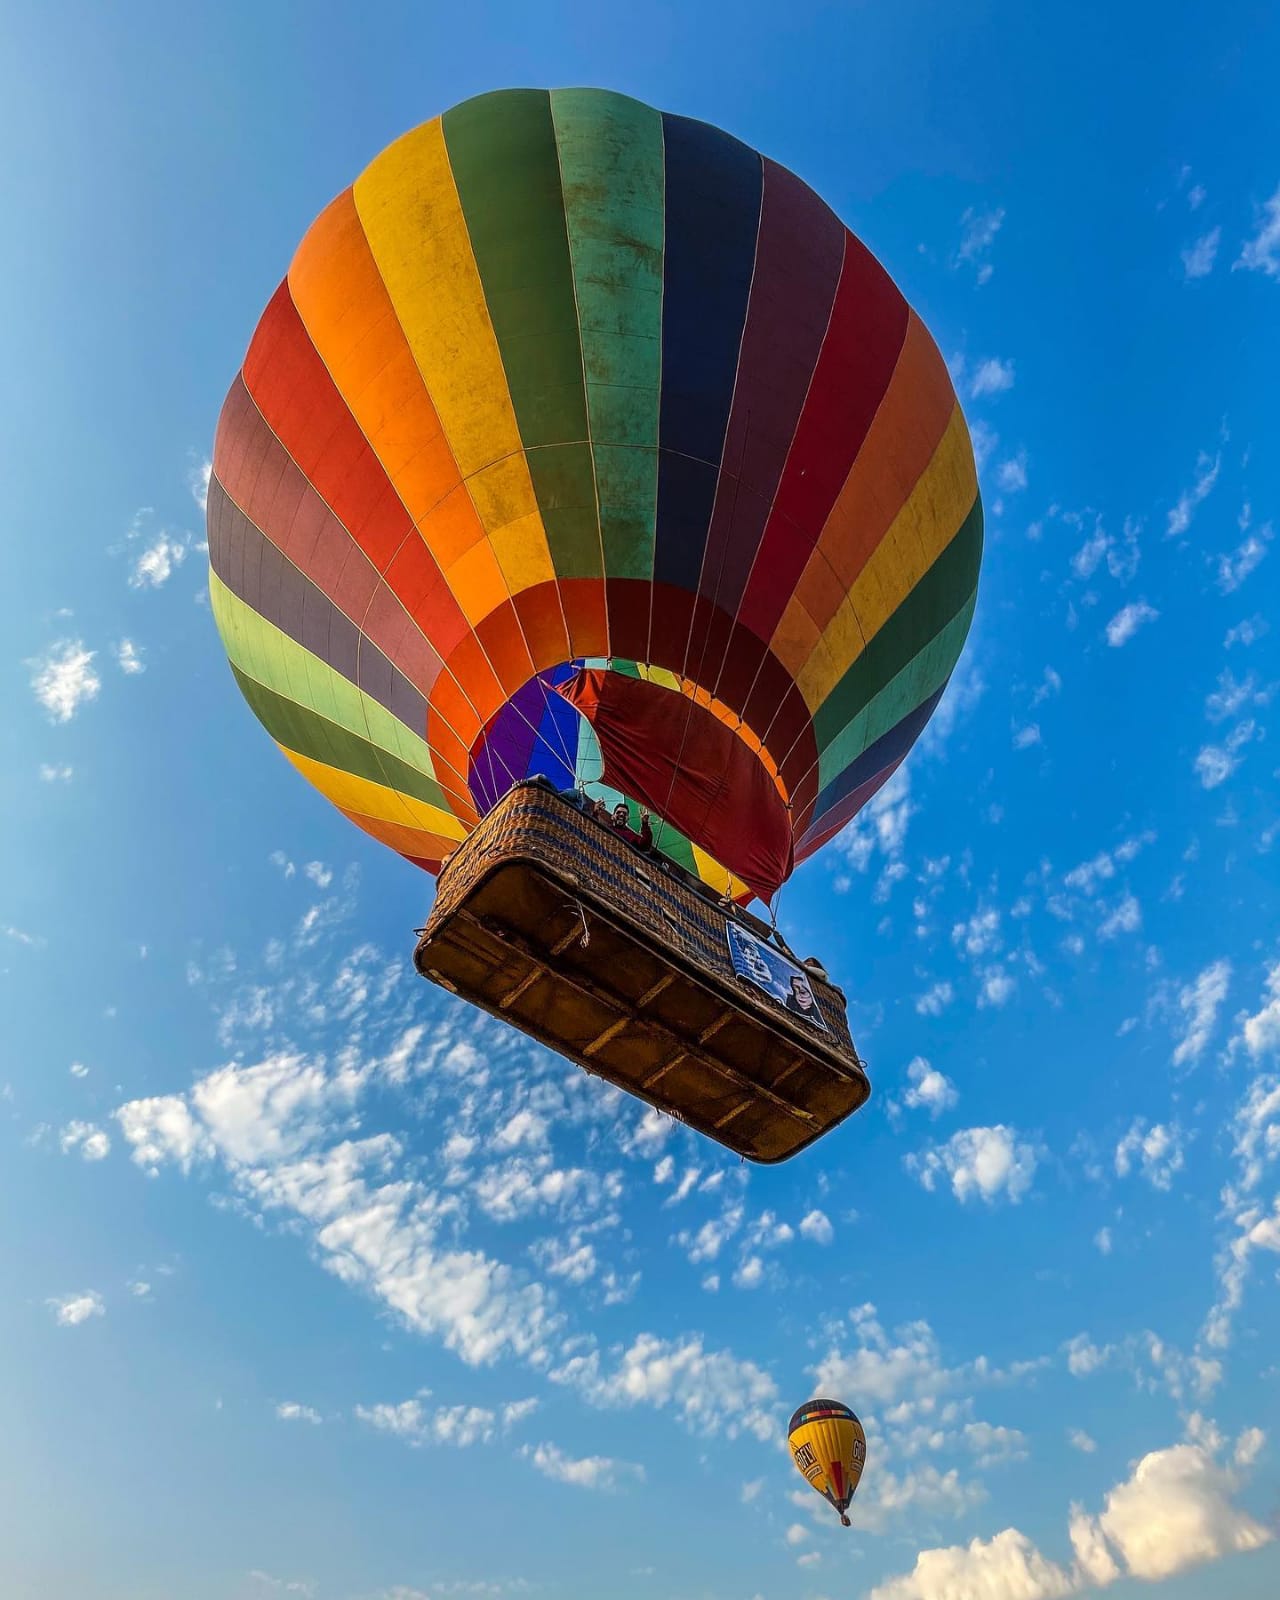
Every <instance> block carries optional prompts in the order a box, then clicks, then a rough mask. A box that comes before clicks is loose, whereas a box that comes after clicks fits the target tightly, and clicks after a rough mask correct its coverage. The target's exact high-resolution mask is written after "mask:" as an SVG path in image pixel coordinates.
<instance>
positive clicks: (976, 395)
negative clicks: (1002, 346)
mask: <svg viewBox="0 0 1280 1600" xmlns="http://www.w3.org/2000/svg"><path fill="white" fill-rule="evenodd" d="M1012 388H1013V362H1012V361H998V360H995V359H994V358H993V359H991V360H988V361H983V362H981V363H979V366H978V369H977V371H976V372H975V373H974V375H973V377H972V378H971V379H970V380H969V395H970V398H971V399H973V400H980V399H981V398H982V397H983V395H988V394H1003V393H1004V392H1005V391H1006V390H1007V389H1012Z"/></svg>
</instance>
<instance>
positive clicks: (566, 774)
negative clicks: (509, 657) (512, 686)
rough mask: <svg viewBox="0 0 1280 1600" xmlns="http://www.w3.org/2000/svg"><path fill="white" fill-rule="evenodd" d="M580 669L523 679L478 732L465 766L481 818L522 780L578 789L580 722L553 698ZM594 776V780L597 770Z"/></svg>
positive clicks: (565, 666)
mask: <svg viewBox="0 0 1280 1600" xmlns="http://www.w3.org/2000/svg"><path fill="white" fill-rule="evenodd" d="M579 665H580V663H579V662H575V661H562V662H561V663H560V664H559V665H558V666H554V667H551V668H549V669H548V670H547V671H545V672H539V673H535V674H534V676H533V677H532V678H528V679H526V681H525V682H524V683H523V684H521V686H520V688H519V689H517V690H516V692H515V693H514V694H513V695H512V696H511V697H510V699H509V700H507V701H506V703H505V704H504V705H502V706H500V707H499V708H498V710H497V711H495V712H494V713H493V715H492V716H491V717H490V718H489V720H488V722H486V723H485V725H484V727H483V728H482V729H481V730H480V734H479V736H478V737H477V739H476V741H475V743H474V744H473V745H472V747H471V752H470V755H469V757H468V762H467V787H468V789H469V790H470V791H471V798H472V799H473V800H474V801H475V803H476V809H477V810H478V811H479V813H480V815H481V816H482V817H483V816H487V815H488V813H489V812H490V811H492V810H493V808H494V806H496V805H497V803H498V801H499V800H501V799H502V797H503V795H505V794H506V793H508V791H509V790H510V789H511V788H512V787H513V786H514V785H515V784H517V783H520V782H521V781H522V780H523V779H525V778H533V777H538V776H541V777H544V778H546V779H547V780H548V781H549V782H550V783H553V784H554V785H555V787H556V788H557V789H569V788H574V787H576V786H577V783H578V781H579V769H580V766H581V760H580V749H581V745H582V730H583V728H584V727H585V726H586V722H585V719H584V718H583V717H582V716H581V715H580V714H579V713H578V711H576V710H575V709H574V707H573V706H571V705H570V704H569V702H568V701H567V700H566V699H565V698H564V696H563V695H562V694H560V693H558V690H559V689H560V687H561V686H562V685H564V684H566V683H568V682H569V681H570V680H571V679H572V678H573V676H574V673H575V672H576V671H577V669H578V667H579ZM594 776H596V777H598V776H599V764H598V762H597V769H596V771H595V773H594Z"/></svg>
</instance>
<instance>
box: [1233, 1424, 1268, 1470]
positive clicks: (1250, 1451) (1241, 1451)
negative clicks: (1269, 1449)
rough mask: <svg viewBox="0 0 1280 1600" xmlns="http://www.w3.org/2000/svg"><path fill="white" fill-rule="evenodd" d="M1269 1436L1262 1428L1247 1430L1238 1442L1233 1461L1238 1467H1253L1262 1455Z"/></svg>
mask: <svg viewBox="0 0 1280 1600" xmlns="http://www.w3.org/2000/svg"><path fill="white" fill-rule="evenodd" d="M1266 1442H1267V1436H1266V1434H1265V1433H1264V1432H1263V1431H1262V1429H1261V1428H1246V1429H1245V1430H1244V1432H1243V1433H1242V1434H1241V1435H1240V1437H1239V1438H1238V1439H1237V1440H1236V1447H1235V1451H1234V1452H1233V1455H1232V1460H1233V1461H1234V1462H1235V1464H1236V1466H1238V1467H1251V1466H1252V1465H1253V1464H1254V1462H1255V1461H1256V1460H1257V1459H1258V1457H1259V1456H1260V1455H1261V1454H1262V1451H1263V1447H1264V1446H1265V1445H1266Z"/></svg>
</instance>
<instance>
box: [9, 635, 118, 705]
mask: <svg viewBox="0 0 1280 1600" xmlns="http://www.w3.org/2000/svg"><path fill="white" fill-rule="evenodd" d="M96 654H97V652H96V651H94V650H87V649H86V648H85V646H84V644H83V642H82V641H81V640H79V639H64V640H62V641H61V642H60V643H58V644H55V645H52V646H51V647H50V648H49V650H47V651H46V652H45V654H44V655H43V656H40V657H39V658H38V659H36V660H35V661H29V662H28V663H27V665H28V666H29V667H31V668H32V674H31V687H32V689H33V690H34V691H35V697H36V699H37V700H38V701H39V702H40V704H41V705H42V706H43V707H44V708H45V710H46V711H47V712H48V713H49V717H50V720H51V721H53V722H70V721H71V719H72V717H74V716H75V714H76V712H77V711H79V709H80V707H81V706H82V705H87V704H88V702H89V701H90V700H96V699H97V697H98V691H99V690H100V689H101V688H102V680H101V679H100V678H99V677H98V674H97V672H96V671H95V670H94V666H93V662H94V657H95V656H96Z"/></svg>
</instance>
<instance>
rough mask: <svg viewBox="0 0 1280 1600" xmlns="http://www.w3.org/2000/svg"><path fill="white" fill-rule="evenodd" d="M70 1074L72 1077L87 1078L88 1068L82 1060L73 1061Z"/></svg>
mask: <svg viewBox="0 0 1280 1600" xmlns="http://www.w3.org/2000/svg"><path fill="white" fill-rule="evenodd" d="M71 1076H72V1077H73V1078H87V1077H88V1076H89V1069H88V1067H86V1066H85V1064H84V1062H83V1061H73V1062H72V1063H71Z"/></svg>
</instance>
